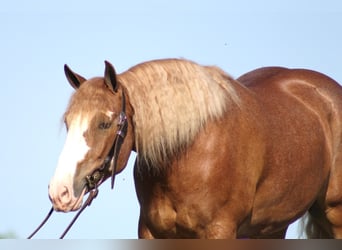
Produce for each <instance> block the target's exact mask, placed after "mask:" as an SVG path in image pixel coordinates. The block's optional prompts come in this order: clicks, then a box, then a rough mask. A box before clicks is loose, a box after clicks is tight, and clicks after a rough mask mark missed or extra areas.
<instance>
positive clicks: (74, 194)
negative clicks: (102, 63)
mask: <svg viewBox="0 0 342 250" xmlns="http://www.w3.org/2000/svg"><path fill="white" fill-rule="evenodd" d="M65 74H66V77H67V79H68V81H69V83H70V84H71V86H72V87H74V88H75V89H76V92H75V93H74V95H73V96H72V97H71V100H70V103H69V106H68V109H67V111H66V112H65V115H64V121H65V125H66V128H67V138H66V142H65V145H64V148H63V151H62V153H61V155H60V158H59V161H58V166H57V168H56V172H55V174H54V176H53V178H52V179H51V182H50V185H49V196H50V199H51V201H52V203H53V206H54V209H55V210H57V211H64V212H68V211H71V210H77V209H79V208H80V206H81V205H82V201H83V196H84V194H85V193H86V192H87V191H89V190H91V189H93V188H94V187H95V186H98V185H100V184H101V183H102V182H103V181H104V180H105V179H107V178H108V177H109V176H111V175H113V176H114V174H116V173H119V172H120V171H122V170H123V168H124V167H125V166H126V164H127V161H128V158H129V155H130V152H131V150H132V148H133V141H134V140H133V132H132V126H131V125H132V123H131V118H132V108H131V106H130V105H129V102H128V100H127V97H126V98H125V94H124V90H123V88H122V86H121V84H120V82H119V81H117V77H116V74H115V70H114V68H113V66H112V65H111V64H110V63H108V62H106V69H105V76H104V77H103V78H100V77H98V78H92V79H90V80H86V79H85V78H83V77H82V76H80V75H78V74H76V73H74V72H72V71H71V70H70V69H69V68H68V66H65ZM127 126H128V127H127ZM125 135H126V137H125ZM114 144H117V147H115V145H114ZM120 146H121V147H120ZM114 148H116V149H115V150H114ZM114 151H117V152H114ZM113 157H114V158H115V159H114V160H113ZM116 157H117V158H116ZM116 162H117V164H115V163H116Z"/></svg>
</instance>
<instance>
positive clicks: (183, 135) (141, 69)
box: [119, 59, 238, 166]
mask: <svg viewBox="0 0 342 250" xmlns="http://www.w3.org/2000/svg"><path fill="white" fill-rule="evenodd" d="M229 81H231V78H230V77H229V76H228V75H227V74H225V73H224V72H223V71H222V70H220V69H219V68H216V67H203V66H200V65H198V64H196V63H193V62H190V61H186V60H177V59H172V60H157V61H150V62H146V63H143V64H140V65H137V66H135V67H133V68H131V69H129V70H128V71H127V72H124V73H123V74H121V75H119V82H120V83H121V84H122V85H123V86H124V88H125V89H126V91H127V92H128V93H127V94H128V96H129V99H130V102H131V105H132V107H133V109H134V117H133V119H134V127H135V138H136V149H137V153H138V159H140V160H145V161H147V162H148V163H149V164H151V165H152V166H158V165H159V164H160V163H162V162H165V160H170V158H171V157H174V156H175V154H177V153H179V152H180V151H181V150H183V149H185V148H186V147H188V146H189V145H190V144H191V143H192V141H193V139H194V137H195V135H196V134H197V133H198V132H199V130H200V129H201V128H202V127H203V126H204V125H205V123H206V121H208V120H209V119H210V120H214V119H217V118H219V117H221V116H222V115H223V113H224V112H225V111H226V109H227V106H228V105H229V104H230V103H232V101H233V102H237V101H238V98H237V95H236V93H235V91H234V89H233V88H232V87H231V85H230V83H229Z"/></svg>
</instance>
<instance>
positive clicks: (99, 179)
mask: <svg viewBox="0 0 342 250" xmlns="http://www.w3.org/2000/svg"><path fill="white" fill-rule="evenodd" d="M121 93H122V106H121V112H120V115H119V121H118V124H117V126H118V130H117V132H116V136H115V139H114V143H113V146H112V148H111V149H110V151H109V153H108V156H107V157H106V159H105V161H104V163H103V164H102V166H101V167H100V168H99V169H97V170H95V171H94V172H93V173H92V174H91V175H87V176H86V177H85V178H86V185H87V188H88V191H89V195H88V198H87V200H86V201H85V203H84V204H83V205H82V207H81V208H80V210H79V211H78V212H77V214H76V215H75V217H74V218H73V219H72V221H71V222H70V224H69V225H68V227H67V228H66V229H65V231H64V232H63V234H62V235H61V236H60V239H63V238H64V236H65V235H66V234H67V233H68V231H69V230H70V228H71V227H72V226H73V224H74V223H75V221H76V220H77V218H78V217H79V216H80V214H81V213H82V212H83V210H84V209H85V208H86V207H87V206H90V204H91V202H92V201H93V200H94V199H95V198H96V196H97V194H98V187H99V186H100V185H101V184H102V183H103V181H104V177H105V174H106V173H108V172H110V167H111V166H113V170H112V173H111V188H112V189H113V188H114V182H115V173H116V169H117V161H118V157H119V154H120V149H121V146H122V144H123V142H124V140H125V137H126V134H127V129H128V122H127V115H126V97H125V93H124V91H123V90H122V92H121ZM53 211H54V209H53V207H52V208H51V209H50V211H49V213H48V214H47V216H46V217H45V219H44V220H43V221H42V223H41V224H40V225H39V226H38V227H37V229H36V230H35V231H33V233H32V234H31V235H30V236H29V237H28V239H31V238H32V237H33V236H34V235H35V234H36V233H37V232H38V231H39V230H40V229H41V228H42V227H43V226H44V224H45V223H46V222H47V221H48V219H49V218H50V216H51V215H52V213H53Z"/></svg>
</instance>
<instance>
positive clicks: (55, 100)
mask: <svg viewBox="0 0 342 250" xmlns="http://www.w3.org/2000/svg"><path fill="white" fill-rule="evenodd" d="M0 38H1V39H0V60H1V63H0V77H1V78H0V86H1V91H0V111H1V123H0V136H1V137H0V138H1V143H0V156H1V164H0V190H1V195H0V197H1V198H0V233H5V232H8V231H13V232H15V233H16V235H17V236H18V237H19V238H24V237H26V236H27V235H28V234H30V233H31V231H32V230H33V229H34V228H35V227H36V226H37V225H38V223H40V221H41V220H42V219H43V217H44V216H45V214H46V213H47V212H48V210H49V209H50V206H51V204H50V201H49V199H48V195H47V186H48V183H49V180H50V178H51V177H52V175H53V173H54V170H55V167H56V163H57V159H58V157H59V153H60V152H61V149H62V147H63V143H64V139H65V129H64V126H63V125H62V123H61V117H62V115H63V112H64V110H65V108H66V106H67V103H68V100H69V97H70V95H71V93H72V91H73V89H72V88H71V87H70V86H69V85H68V83H67V81H66V79H65V77H64V72H63V65H64V64H65V63H67V64H68V65H69V66H70V67H71V68H72V69H73V70H74V71H76V72H78V73H80V74H81V75H84V76H86V77H93V76H102V75H103V71H104V63H103V61H104V60H109V61H111V62H112V63H113V65H114V66H115V68H116V70H117V71H118V72H122V71H124V70H126V69H128V68H129V67H131V66H133V65H135V64H137V63H140V62H142V61H146V60H150V59H157V58H166V57H177V58H179V57H183V58H187V59H191V60H194V61H196V62H199V63H201V64H207V65H217V66H219V67H221V68H222V69H224V70H225V71H226V72H228V73H230V74H231V75H233V76H234V77H238V76H240V75H241V74H243V73H246V72H248V71H250V70H252V69H255V68H258V67H262V66H271V65H279V66H286V67H300V68H309V69H313V70H317V71H320V72H323V73H325V74H327V75H329V76H331V77H332V78H334V79H335V80H337V81H338V82H340V83H341V82H342V68H341V67H342V1H340V0H324V1H323V0H320V1H319V0H287V1H280V0H259V1H252V0H250V1H247V0H239V1H231V0H210V1H204V0H202V1H199V0H196V1H195V0H188V1H185V0H173V1H162V0H144V1H140V0H135V1H133V0H125V1H110V0H107V1H106V0H97V1H90V0H82V1H76V0H59V1H43V0H41V1H38V0H31V1H24V0H22V1H19V0H12V1H2V2H1V3H0ZM133 161H134V159H133V158H132V159H131V160H130V163H129V165H128V166H127V168H126V169H125V171H124V172H123V173H122V174H120V175H118V176H117V179H116V186H115V190H114V191H112V190H111V189H110V183H109V182H106V183H104V184H103V185H102V187H101V188H100V193H99V196H98V197H97V198H96V199H95V200H94V201H93V204H92V206H91V207H89V208H87V209H86V211H85V212H84V213H83V214H82V215H81V217H80V218H79V220H78V221H77V222H76V224H75V225H74V227H73V228H72V229H71V231H70V233H69V234H68V235H67V237H66V238H95V239H101V238H119V239H120V238H136V237H137V221H138V211H139V206H138V203H137V199H136V195H135V190H134V183H133V177H132V171H133V166H132V163H133ZM72 215H73V214H63V213H55V214H54V215H53V216H52V218H51V220H50V221H49V222H48V224H47V225H46V226H45V227H44V228H43V230H42V231H41V232H40V233H39V234H38V235H37V238H56V237H58V236H59V235H60V234H61V232H62V231H63V230H64V228H65V227H66V225H67V224H68V223H69V221H70V219H71V217H72ZM287 237H289V238H296V237H298V233H297V226H296V225H294V226H292V227H291V228H290V230H289V232H288V236H287Z"/></svg>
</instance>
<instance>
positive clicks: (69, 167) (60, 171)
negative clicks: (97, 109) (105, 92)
mask: <svg viewBox="0 0 342 250" xmlns="http://www.w3.org/2000/svg"><path fill="white" fill-rule="evenodd" d="M89 122H90V121H89V119H85V118H82V119H81V117H76V118H75V119H74V120H73V121H72V122H71V124H69V130H68V134H67V137H66V141H65V144H64V148H63V150H62V152H61V155H60V157H59V160H58V165H57V168H56V171H55V175H54V177H53V178H52V180H51V182H50V190H51V189H52V190H51V191H52V192H58V191H57V189H58V188H62V187H63V186H68V185H72V183H73V178H74V175H75V173H76V167H77V164H78V162H80V161H82V160H83V159H84V157H85V155H86V154H87V152H88V151H89V149H90V148H89V146H88V145H87V142H86V140H85V138H84V132H85V131H87V129H88V125H89Z"/></svg>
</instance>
